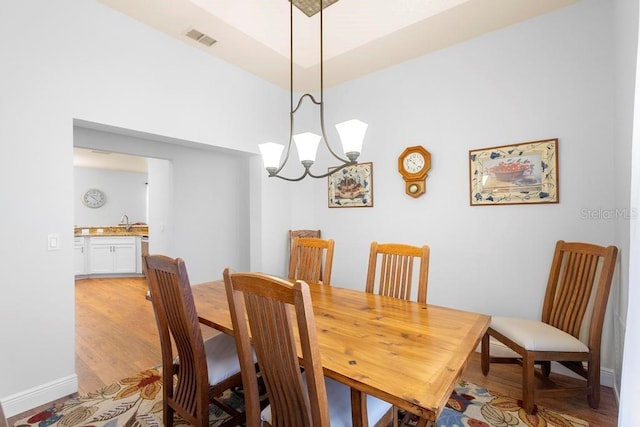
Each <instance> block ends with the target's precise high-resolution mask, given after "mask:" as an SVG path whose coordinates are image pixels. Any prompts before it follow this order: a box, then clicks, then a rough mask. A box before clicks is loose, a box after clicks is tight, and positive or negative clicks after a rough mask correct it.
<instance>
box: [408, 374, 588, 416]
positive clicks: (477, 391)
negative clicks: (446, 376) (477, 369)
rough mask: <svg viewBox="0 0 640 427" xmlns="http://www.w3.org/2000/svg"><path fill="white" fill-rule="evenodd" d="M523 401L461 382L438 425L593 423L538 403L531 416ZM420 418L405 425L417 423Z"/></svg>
mask: <svg viewBox="0 0 640 427" xmlns="http://www.w3.org/2000/svg"><path fill="white" fill-rule="evenodd" d="M521 404H522V401H519V400H516V399H512V398H510V397H506V396H499V395H496V394H493V393H491V392H489V391H488V390H487V389H486V388H484V387H480V386H478V385H475V384H472V383H469V382H466V381H461V382H460V384H458V386H457V387H456V388H455V390H454V391H453V393H452V394H451V397H450V398H449V402H447V406H446V407H445V409H444V410H443V411H442V414H441V415H440V417H439V418H438V427H462V426H469V427H584V426H588V425H589V423H588V422H586V421H583V420H580V419H577V418H574V417H571V416H569V415H564V414H560V413H558V412H555V411H552V410H550V409H547V408H543V407H540V406H537V405H536V406H535V407H534V411H533V414H531V415H529V414H527V413H526V412H525V410H524V409H522V407H521V406H520V405H521ZM416 422H417V418H416V417H412V418H410V419H409V421H408V422H407V423H406V424H405V425H406V426H415V425H416Z"/></svg>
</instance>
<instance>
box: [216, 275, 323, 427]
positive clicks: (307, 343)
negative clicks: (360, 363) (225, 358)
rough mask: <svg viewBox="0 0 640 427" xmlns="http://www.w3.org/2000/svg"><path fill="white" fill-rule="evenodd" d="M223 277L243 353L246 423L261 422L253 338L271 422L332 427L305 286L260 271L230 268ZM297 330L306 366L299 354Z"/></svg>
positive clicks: (241, 363)
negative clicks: (259, 272)
mask: <svg viewBox="0 0 640 427" xmlns="http://www.w3.org/2000/svg"><path fill="white" fill-rule="evenodd" d="M223 275H224V281H225V287H226V291H227V298H228V300H229V309H230V313H231V319H232V323H233V330H234V336H235V338H236V344H237V347H238V353H239V355H240V365H241V371H242V375H243V384H244V393H245V405H246V414H247V425H256V426H257V425H261V424H260V407H259V395H258V386H257V381H256V378H255V375H251V374H250V372H251V371H252V369H253V363H252V361H251V358H250V352H251V343H252V342H253V346H254V348H255V352H256V356H257V358H258V365H259V367H260V372H261V376H262V378H263V380H264V384H265V387H266V389H267V395H268V398H269V403H270V405H271V414H272V425H273V426H311V425H313V426H328V425H329V410H328V403H327V394H326V388H325V384H324V377H323V371H322V363H321V361H320V351H319V348H318V345H317V336H316V326H315V320H314V318H313V308H312V305H311V295H310V293H309V288H308V286H307V284H306V283H305V282H301V281H298V282H296V283H294V284H291V283H289V282H287V281H284V280H281V279H278V278H275V277H270V276H266V275H263V274H258V273H231V272H230V270H229V269H226V270H225V271H224V274H223ZM292 310H294V312H295V316H293V315H292ZM296 330H297V332H298V334H297V336H299V345H300V348H301V349H302V354H303V359H304V365H303V366H301V365H300V361H299V359H298V356H297V354H298V351H297V345H298V344H297V341H296V334H295V331H296ZM302 367H304V372H305V377H306V385H305V382H303V380H302V375H301V368H302Z"/></svg>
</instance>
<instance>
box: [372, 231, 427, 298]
mask: <svg viewBox="0 0 640 427" xmlns="http://www.w3.org/2000/svg"><path fill="white" fill-rule="evenodd" d="M415 260H419V262H420V265H419V269H418V281H417V286H418V291H417V292H418V293H417V299H416V301H417V302H420V303H423V304H426V302H427V282H428V279H429V246H427V245H424V246H411V245H406V244H402V243H378V242H371V249H370V251H369V267H368V270H367V282H366V288H365V289H366V291H367V292H369V293H376V292H377V293H378V294H380V295H386V296H390V297H395V298H401V299H405V300H410V299H411V292H412V287H413V274H414V270H415V268H414V261H415ZM378 261H379V262H378ZM376 276H377V277H378V279H377V285H376ZM376 288H377V290H376Z"/></svg>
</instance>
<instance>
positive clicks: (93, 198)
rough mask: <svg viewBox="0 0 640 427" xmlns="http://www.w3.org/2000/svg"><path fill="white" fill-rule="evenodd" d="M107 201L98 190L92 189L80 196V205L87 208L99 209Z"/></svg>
mask: <svg viewBox="0 0 640 427" xmlns="http://www.w3.org/2000/svg"><path fill="white" fill-rule="evenodd" d="M106 201H107V198H106V196H105V195H104V193H103V192H102V191H100V190H98V189H95V188H92V189H90V190H87V191H85V192H84V194H83V195H82V203H84V205H85V206H86V207H88V208H99V207H100V206H102V205H104V203H105V202H106Z"/></svg>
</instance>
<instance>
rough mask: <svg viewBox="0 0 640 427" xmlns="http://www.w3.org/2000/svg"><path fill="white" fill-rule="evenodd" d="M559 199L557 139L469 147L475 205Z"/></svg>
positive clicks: (471, 188)
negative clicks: (486, 146) (474, 148)
mask: <svg viewBox="0 0 640 427" xmlns="http://www.w3.org/2000/svg"><path fill="white" fill-rule="evenodd" d="M559 200H560V199H559V188H558V139H557V138H555V139H543V140H539V141H531V142H522V143H519V144H513V145H501V146H498V147H489V148H482V149H476V150H469V204H470V205H471V206H487V205H514V204H534V203H558V202H559Z"/></svg>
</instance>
